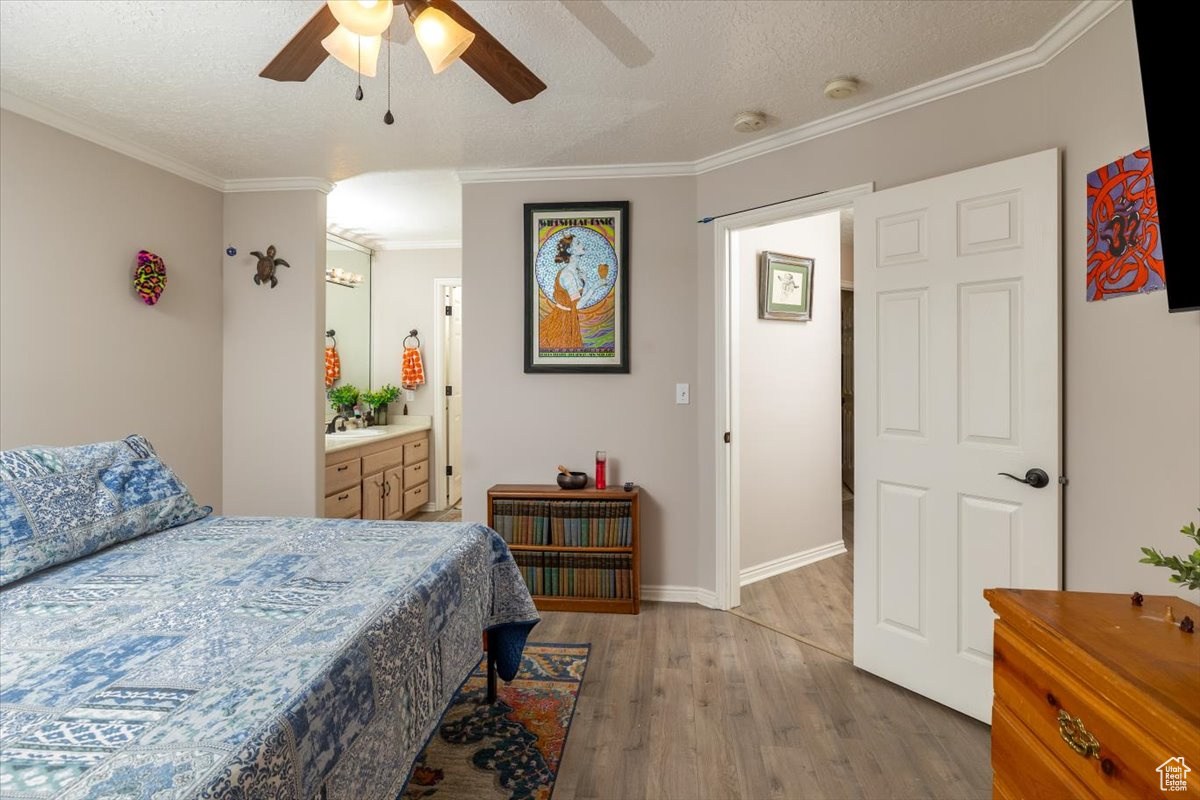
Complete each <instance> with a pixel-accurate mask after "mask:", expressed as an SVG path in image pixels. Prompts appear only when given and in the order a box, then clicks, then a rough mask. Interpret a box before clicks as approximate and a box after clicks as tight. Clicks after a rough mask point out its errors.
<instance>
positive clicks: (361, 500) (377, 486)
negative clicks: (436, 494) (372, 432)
mask: <svg viewBox="0 0 1200 800" xmlns="http://www.w3.org/2000/svg"><path fill="white" fill-rule="evenodd" d="M429 473H430V467H429V431H416V432H414V433H409V434H405V435H403V436H395V437H388V438H386V439H384V440H383V441H372V442H367V443H364V444H362V445H358V446H356V447H352V448H346V449H341V450H338V451H337V452H334V453H327V454H326V455H325V516H326V517H336V518H340V519H406V518H408V517H411V516H412V515H414V514H416V513H417V512H418V511H420V510H421V508H422V507H423V506H424V505H425V504H426V503H427V502H429V498H430V492H429Z"/></svg>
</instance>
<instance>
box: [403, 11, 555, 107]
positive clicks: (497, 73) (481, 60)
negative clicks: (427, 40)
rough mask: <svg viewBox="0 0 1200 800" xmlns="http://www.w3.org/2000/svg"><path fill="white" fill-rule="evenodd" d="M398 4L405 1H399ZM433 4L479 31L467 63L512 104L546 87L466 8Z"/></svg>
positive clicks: (464, 56)
mask: <svg viewBox="0 0 1200 800" xmlns="http://www.w3.org/2000/svg"><path fill="white" fill-rule="evenodd" d="M395 2H396V3H397V4H398V5H402V4H403V0H395ZM429 5H431V6H433V7H434V8H436V9H438V10H439V11H442V12H445V13H446V14H447V15H448V16H449V17H450V18H451V19H453V20H454V21H455V22H457V23H458V24H459V25H462V26H463V27H464V28H466V29H467V30H469V31H471V32H472V33H474V34H475V41H474V42H472V43H471V46H470V47H468V48H467V52H465V53H463V54H462V60H463V63H465V64H466V65H467V66H468V67H470V68H471V69H473V70H475V72H476V73H478V75H479V77H481V78H483V79H484V80H485V81H487V82H488V83H489V84H490V85H491V87H492V88H493V89H495V90H496V91H497V92H499V93H500V94H501V96H503V97H504V99H505V100H507V101H508V102H510V103H520V102H523V101H525V100H530V99H532V98H534V97H537V96H538V94H540V93H541V92H542V90H544V89H545V88H546V84H544V83H542V81H541V79H540V78H538V76H537V75H534V74H533V72H532V71H531V70H530V69H529V67H527V66H525V65H524V64H522V63H521V61H520V60H519V59H518V58H517V57H516V56H514V55H513V54H512V53H510V52H509V51H508V48H507V47H505V46H504V45H502V44H500V42H498V41H496V37H495V36H492V35H491V34H490V33H488V32H487V29H486V28H484V27H483V26H482V25H480V24H479V23H478V22H476V21H475V18H474V17H472V16H471V15H470V14H468V13H467V12H466V11H463V10H462V9H461V8H460V7H459V5H458V3H455V2H454V0H429Z"/></svg>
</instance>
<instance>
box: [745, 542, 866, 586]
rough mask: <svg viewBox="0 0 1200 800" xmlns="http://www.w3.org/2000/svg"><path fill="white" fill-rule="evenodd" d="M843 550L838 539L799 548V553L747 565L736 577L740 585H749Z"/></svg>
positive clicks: (838, 553) (843, 545) (843, 544)
mask: <svg viewBox="0 0 1200 800" xmlns="http://www.w3.org/2000/svg"><path fill="white" fill-rule="evenodd" d="M845 552H846V543H845V542H844V541H842V540H841V539H838V540H837V541H836V542H830V543H829V544H823V545H820V546H818V547H813V548H810V549H808V550H801V551H800V552H799V553H792V554H791V555H790V556H783V557H782V558H776V559H773V560H771V561H764V562H763V563H761V564H757V565H755V566H753V567H747V568H746V569H744V570H742V571H741V572H740V573H739V574H738V577H739V578H740V579H741V585H742V586H749V585H750V584H752V583H758V582H759V581H762V580H766V579H767V578H773V577H775V576H776V575H782V574H783V573H785V572H791V571H792V570H794V569H796V568H797V567H803V566H805V565H807V564H813V563H816V562H817V561H822V560H824V559H826V558H832V557H833V556H840V555H841V554H842V553H845Z"/></svg>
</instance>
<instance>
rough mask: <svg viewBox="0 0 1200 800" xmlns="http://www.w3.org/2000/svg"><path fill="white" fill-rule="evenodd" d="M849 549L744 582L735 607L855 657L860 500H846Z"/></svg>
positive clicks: (844, 513)
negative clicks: (856, 520)
mask: <svg viewBox="0 0 1200 800" xmlns="http://www.w3.org/2000/svg"><path fill="white" fill-rule="evenodd" d="M842 538H843V540H845V542H846V550H847V552H846V553H845V554H843V555H840V556H834V557H833V558H826V559H823V560H821V561H818V562H817V563H815V564H809V565H808V566H805V567H800V568H799V569H794V570H792V571H791V572H785V573H783V574H782V575H776V576H774V577H771V578H767V579H766V580H763V581H758V582H757V583H752V584H750V585H749V586H743V587H742V604H741V605H740V606H738V607H737V609H736V610H735V611H734V613H735V614H740V615H741V616H743V617H746V618H747V619H752V620H755V621H756V622H761V623H762V624H763V625H767V626H768V627H772V628H775V629H777V630H780V631H783V632H784V633H789V634H792V635H793V636H798V637H800V638H801V639H804V640H806V641H808V642H810V643H812V644H814V645H816V646H817V647H821V648H823V649H825V650H827V651H829V652H830V653H833V654H835V655H840V656H842V657H843V658H845V659H846V660H850V658H851V656H852V655H853V652H854V501H853V499H850V500H847V501H843V503H842Z"/></svg>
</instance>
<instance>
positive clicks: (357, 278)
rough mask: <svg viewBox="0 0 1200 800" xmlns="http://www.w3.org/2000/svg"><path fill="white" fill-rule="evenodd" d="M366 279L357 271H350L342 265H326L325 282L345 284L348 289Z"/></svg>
mask: <svg viewBox="0 0 1200 800" xmlns="http://www.w3.org/2000/svg"><path fill="white" fill-rule="evenodd" d="M363 280H365V279H364V278H363V276H362V275H359V274H358V273H357V272H350V271H348V270H344V269H342V268H341V267H326V268H325V282H326V283H335V284H337V285H338V286H345V287H347V288H348V289H353V288H354V287H355V286H358V285H359V284H360V283H362V282H363Z"/></svg>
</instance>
